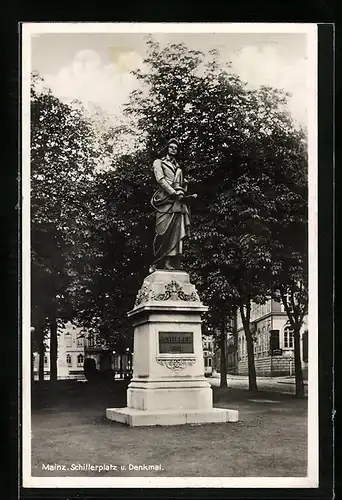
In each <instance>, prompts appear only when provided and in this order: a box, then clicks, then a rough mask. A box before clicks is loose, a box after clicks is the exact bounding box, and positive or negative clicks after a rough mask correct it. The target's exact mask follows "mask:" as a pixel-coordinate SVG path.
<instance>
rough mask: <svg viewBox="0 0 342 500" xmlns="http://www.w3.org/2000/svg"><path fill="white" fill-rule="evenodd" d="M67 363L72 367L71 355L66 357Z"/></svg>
mask: <svg viewBox="0 0 342 500" xmlns="http://www.w3.org/2000/svg"><path fill="white" fill-rule="evenodd" d="M66 362H67V365H69V366H71V365H72V360H71V355H70V354H67V355H66Z"/></svg>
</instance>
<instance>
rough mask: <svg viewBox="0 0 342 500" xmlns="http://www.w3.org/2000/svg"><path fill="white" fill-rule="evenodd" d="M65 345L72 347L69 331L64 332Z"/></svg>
mask: <svg viewBox="0 0 342 500" xmlns="http://www.w3.org/2000/svg"><path fill="white" fill-rule="evenodd" d="M65 346H66V347H72V338H71V334H70V333H66V334H65Z"/></svg>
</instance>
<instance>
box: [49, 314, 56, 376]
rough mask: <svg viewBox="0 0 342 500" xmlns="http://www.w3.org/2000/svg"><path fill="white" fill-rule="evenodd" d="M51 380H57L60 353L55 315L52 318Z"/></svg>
mask: <svg viewBox="0 0 342 500" xmlns="http://www.w3.org/2000/svg"><path fill="white" fill-rule="evenodd" d="M49 323H50V380H51V381H56V380H57V351H58V338H57V318H56V315H55V314H52V315H51V317H50V321H49Z"/></svg>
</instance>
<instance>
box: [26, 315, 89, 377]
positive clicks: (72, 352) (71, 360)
mask: <svg viewBox="0 0 342 500" xmlns="http://www.w3.org/2000/svg"><path fill="white" fill-rule="evenodd" d="M86 342H87V340H86V339H85V335H84V332H83V330H82V328H80V327H77V326H75V325H72V324H71V323H67V324H66V325H65V328H63V329H61V331H60V332H59V335H58V353H57V378H58V379H73V378H74V379H79V378H83V377H84V375H83V364H84V357H85V345H86ZM45 344H46V350H45V355H44V378H46V379H49V378H50V338H49V336H47V338H46V341H45ZM38 367H39V354H38V353H34V364H33V369H34V379H35V380H37V379H38Z"/></svg>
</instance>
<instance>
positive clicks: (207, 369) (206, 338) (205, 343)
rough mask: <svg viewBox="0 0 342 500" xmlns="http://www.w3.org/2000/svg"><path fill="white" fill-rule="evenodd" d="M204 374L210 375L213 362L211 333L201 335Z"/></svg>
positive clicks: (212, 338)
mask: <svg viewBox="0 0 342 500" xmlns="http://www.w3.org/2000/svg"><path fill="white" fill-rule="evenodd" d="M202 347H203V358H204V375H205V376H207V377H211V375H212V374H213V364H214V337H213V335H203V336H202Z"/></svg>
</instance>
